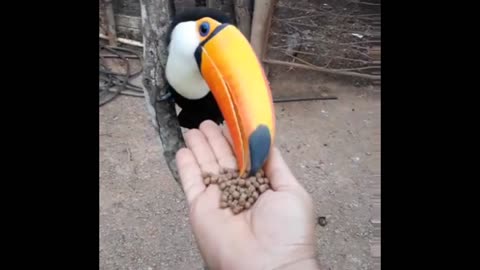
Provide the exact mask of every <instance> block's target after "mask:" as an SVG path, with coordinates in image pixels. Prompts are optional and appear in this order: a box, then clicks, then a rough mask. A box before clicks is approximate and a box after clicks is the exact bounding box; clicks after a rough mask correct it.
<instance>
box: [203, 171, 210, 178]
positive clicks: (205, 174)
mask: <svg viewBox="0 0 480 270" xmlns="http://www.w3.org/2000/svg"><path fill="white" fill-rule="evenodd" d="M210 176H211V174H210V173H208V172H202V178H207V177H210Z"/></svg>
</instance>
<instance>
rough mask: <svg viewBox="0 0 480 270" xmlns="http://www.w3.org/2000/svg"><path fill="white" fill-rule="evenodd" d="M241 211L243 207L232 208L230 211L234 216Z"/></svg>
mask: <svg viewBox="0 0 480 270" xmlns="http://www.w3.org/2000/svg"><path fill="white" fill-rule="evenodd" d="M242 210H243V207H241V206H239V205H237V206H235V207H233V210H232V211H233V213H234V214H235V215H236V214H239V213H240V212H242Z"/></svg>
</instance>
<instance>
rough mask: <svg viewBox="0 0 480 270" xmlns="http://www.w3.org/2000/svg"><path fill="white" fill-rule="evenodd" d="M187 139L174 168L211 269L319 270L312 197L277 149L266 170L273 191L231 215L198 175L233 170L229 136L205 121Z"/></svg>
mask: <svg viewBox="0 0 480 270" xmlns="http://www.w3.org/2000/svg"><path fill="white" fill-rule="evenodd" d="M224 131H226V130H224ZM185 141H186V144H187V148H184V149H181V150H180V151H179V152H178V153H177V165H178V169H179V173H180V178H181V183H182V187H183V189H184V191H185V194H186V197H187V201H188V204H189V208H190V223H191V225H192V229H193V233H194V235H195V238H196V240H197V244H198V246H199V249H200V252H201V254H202V257H203V258H204V259H205V261H206V263H207V264H208V266H209V267H210V268H211V269H232V270H234V269H299V268H300V269H317V266H316V262H315V239H314V215H313V209H312V202H311V198H310V196H309V194H308V193H307V192H306V191H305V190H304V189H303V187H302V186H301V185H300V184H299V183H298V182H297V180H296V179H295V177H294V176H293V175H292V173H291V172H290V170H289V169H288V167H287V165H286V164H285V161H284V160H283V158H282V157H281V154H280V152H279V150H278V149H276V148H274V149H273V151H272V152H271V153H270V156H269V159H268V161H267V164H266V166H265V174H266V176H267V177H268V178H269V179H270V183H271V186H272V190H267V191H265V192H264V193H263V194H262V195H261V196H260V197H259V198H258V200H257V201H256V202H255V204H254V205H253V206H252V207H251V208H250V209H248V210H245V211H243V212H242V213H240V214H238V215H234V214H233V213H232V211H231V210H230V209H228V208H227V209H221V208H220V207H219V203H220V195H221V191H220V189H219V187H218V186H217V185H210V186H208V187H206V186H205V184H204V183H203V178H202V173H213V174H219V173H220V171H221V170H222V169H236V167H237V163H236V160H235V157H234V155H233V151H232V149H231V140H230V137H229V135H228V132H222V129H221V128H220V127H219V126H217V125H216V124H215V123H214V122H212V121H206V122H204V123H202V124H201V125H200V128H199V129H198V130H197V129H193V130H190V131H188V132H187V133H186V134H185Z"/></svg>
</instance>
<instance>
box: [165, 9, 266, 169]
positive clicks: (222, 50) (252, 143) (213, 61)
mask: <svg viewBox="0 0 480 270" xmlns="http://www.w3.org/2000/svg"><path fill="white" fill-rule="evenodd" d="M167 36H168V40H167V43H168V57H167V64H166V67H165V75H166V76H165V77H166V79H167V87H168V88H169V92H170V93H171V95H172V97H173V99H174V100H175V103H176V104H177V105H178V107H180V108H181V111H180V112H179V114H178V120H179V124H180V126H182V127H184V128H187V129H193V128H198V127H199V125H200V124H201V123H202V122H203V121H205V120H212V121H214V122H216V123H217V124H222V123H223V122H224V121H225V122H226V125H227V128H228V130H229V132H230V135H231V137H232V142H233V152H234V154H235V156H236V159H237V163H238V169H239V172H240V175H242V176H251V175H254V174H255V173H257V172H258V171H259V170H260V169H261V168H262V167H263V166H264V163H265V162H266V159H267V157H268V154H269V152H270V149H271V148H272V145H273V143H274V138H275V115H274V106H273V100H272V94H271V90H270V85H269V82H268V80H267V78H266V76H265V73H264V70H263V68H262V66H261V64H260V61H259V59H258V58H257V56H256V54H255V52H254V50H253V48H252V47H251V45H250V43H249V42H248V40H247V38H246V37H245V36H244V35H243V34H242V32H241V31H240V30H239V29H238V28H237V27H236V26H235V25H233V24H232V23H231V20H230V19H229V17H228V16H227V15H226V14H224V13H222V12H220V11H218V10H214V9H209V8H195V9H191V10H185V11H183V12H181V13H178V14H177V15H176V16H175V17H174V18H173V21H172V23H171V25H170V28H169V30H168V33H167Z"/></svg>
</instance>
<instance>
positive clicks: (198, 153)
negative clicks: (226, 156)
mask: <svg viewBox="0 0 480 270" xmlns="http://www.w3.org/2000/svg"><path fill="white" fill-rule="evenodd" d="M185 144H186V145H187V147H188V148H189V149H190V150H192V152H193V155H194V156H195V159H196V160H197V162H198V164H199V165H200V170H201V171H202V173H210V174H218V173H219V172H220V166H219V165H218V163H217V159H216V158H215V155H214V154H213V150H212V149H211V147H210V145H209V144H208V141H207V139H206V138H205V135H203V133H202V132H200V130H198V129H191V130H189V131H188V132H187V133H186V134H185Z"/></svg>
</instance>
